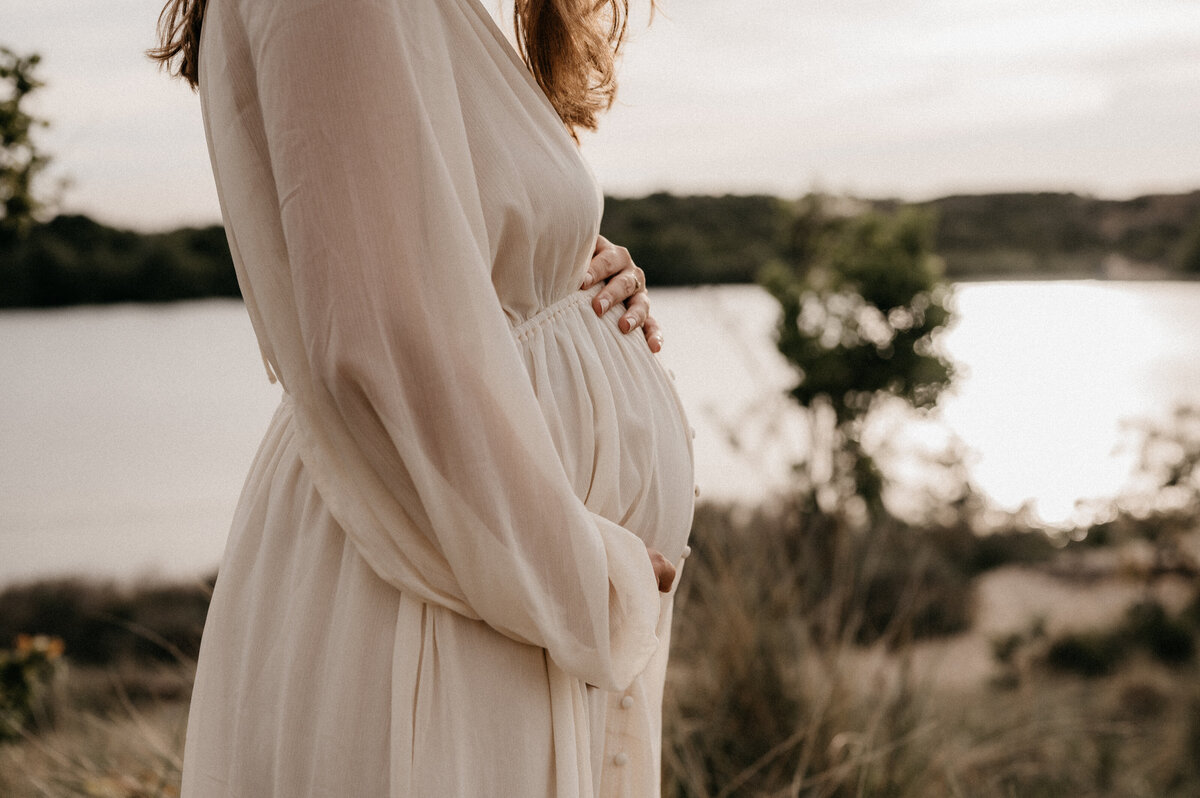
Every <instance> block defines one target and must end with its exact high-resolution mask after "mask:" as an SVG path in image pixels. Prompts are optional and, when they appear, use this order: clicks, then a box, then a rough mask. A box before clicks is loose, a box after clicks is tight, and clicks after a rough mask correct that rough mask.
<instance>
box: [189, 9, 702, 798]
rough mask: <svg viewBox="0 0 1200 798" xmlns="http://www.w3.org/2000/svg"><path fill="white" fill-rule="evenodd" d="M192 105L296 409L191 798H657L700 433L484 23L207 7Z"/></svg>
mask: <svg viewBox="0 0 1200 798" xmlns="http://www.w3.org/2000/svg"><path fill="white" fill-rule="evenodd" d="M200 95H201V102H202V106H203V112H204V122H205V129H206V133H207V136H208V142H209V148H210V154H211V157H212V164H213V170H214V173H215V176H216V182H217V188H218V192H219V195H220V199H221V206H222V211H223V214H224V220H225V226H226V230H227V231H228V235H229V241H230V245H231V248H232V251H233V256H234V262H235V264H236V267H237V272H238V279H239V282H240V284H241V287H242V293H243V295H244V297H245V300H246V308H247V310H248V312H249V314H250V318H251V321H252V322H253V325H254V329H255V332H256V335H257V337H258V341H259V344H260V346H261V348H262V351H263V355H264V359H265V360H266V361H267V362H268V371H269V372H273V373H274V374H275V375H278V380H279V382H280V383H281V384H282V386H283V388H284V398H283V401H282V403H281V404H280V406H279V409H278V410H277V412H276V413H275V416H274V418H273V419H272V420H271V423H270V426H269V428H268V430H267V433H266V436H265V438H264V439H263V442H262V445H261V448H260V449H259V452H258V455H257V457H256V459H255V461H254V464H253V466H252V468H251V471H250V474H249V476H248V478H247V480H246V484H245V488H244V491H243V494H242V497H241V501H240V503H239V505H238V509H237V512H236V516H235V518H234V522H233V528H232V531H231V534H230V538H229V543H228V546H227V549H226V554H225V557H224V560H223V562H222V565H221V570H220V577H219V579H218V581H217V585H216V590H215V593H214V595H213V601H212V607H211V610H210V612H209V617H208V623H207V626H206V628H205V632H204V641H203V645H202V648H201V652H200V660H199V666H198V672H197V675H196V684H195V692H194V695H193V700H192V709H191V716H190V719H189V724H188V733H187V746H186V753H185V759H184V774H183V795H184V796H185V798H215V797H216V796H230V797H231V798H232V797H233V796H236V797H237V798H269V797H270V796H277V797H278V798H315V797H316V796H321V797H322V798H357V797H359V796H362V797H364V798H366V797H368V796H370V797H371V798H376V797H378V796H392V797H393V798H401V797H405V796H431V797H439V796H499V797H500V798H508V797H510V796H511V797H513V798H536V797H537V796H558V798H575V797H576V796H581V797H582V796H594V795H605V796H610V795H611V796H652V795H656V794H657V793H658V789H659V787H658V784H659V754H660V738H661V730H660V718H661V715H660V706H661V695H662V686H663V678H664V673H665V668H666V658H667V648H668V638H669V630H670V613H671V604H672V597H671V596H670V595H661V594H659V593H658V591H657V589H656V584H655V577H654V573H653V570H652V568H651V565H650V562H649V559H648V557H647V554H646V545H647V544H649V545H652V546H654V547H656V548H658V549H659V550H661V551H662V552H663V553H664V554H665V555H666V556H667V557H668V558H670V559H672V560H674V561H678V562H681V561H682V557H683V556H685V543H686V537H687V533H688V529H689V526H690V522H691V514H692V503H693V484H692V452H691V439H690V435H689V430H688V427H687V423H686V420H685V419H684V416H683V412H682V409H681V407H680V405H679V402H678V398H677V396H676V395H675V392H674V390H673V386H672V384H671V381H670V378H669V377H668V376H667V374H666V373H665V370H664V369H663V368H662V367H661V366H660V365H659V364H658V362H657V361H656V360H655V358H654V356H653V355H651V353H650V352H649V349H648V348H647V346H646V343H645V340H644V339H643V338H642V337H641V336H640V335H638V334H633V335H622V334H621V333H620V332H619V330H618V329H617V324H616V322H617V318H619V309H614V310H612V311H610V312H609V313H608V314H607V315H605V316H604V317H603V318H598V317H597V316H596V315H595V313H594V312H593V311H592V309H591V307H590V298H591V297H592V296H593V295H594V293H595V289H593V290H591V291H580V290H578V287H579V285H580V283H581V281H582V275H583V272H584V270H585V268H586V266H587V264H588V262H589V260H590V256H591V254H592V249H593V246H594V242H595V238H596V234H597V230H598V226H599V218H600V213H601V204H602V196H601V194H600V193H599V191H598V189H597V187H596V185H595V182H594V180H593V179H592V177H591V175H590V173H589V171H588V170H587V168H586V167H585V165H584V164H583V162H582V161H581V159H580V155H579V153H578V151H577V148H576V146H575V144H574V142H573V141H572V140H571V138H570V136H569V135H568V134H567V132H566V130H565V129H564V127H563V125H562V124H561V123H560V121H559V120H558V117H557V116H556V115H555V113H554V110H553V108H552V107H551V105H550V104H549V102H548V101H547V99H546V97H545V95H544V94H543V93H542V92H541V91H540V90H539V88H538V86H537V84H536V82H534V80H533V79H532V77H531V76H530V74H529V72H528V71H527V70H526V68H525V67H524V66H523V64H522V63H521V61H520V59H519V58H518V57H517V55H516V53H515V52H514V51H513V49H512V47H511V46H510V45H509V43H508V41H507V40H506V39H505V38H504V36H503V34H502V33H501V32H500V30H499V29H498V28H497V26H496V24H495V22H494V21H493V20H492V18H491V17H490V16H489V14H488V12H487V11H486V10H485V9H484V8H483V7H482V6H480V5H479V2H478V0H338V1H337V2H334V1H333V0H209V2H208V8H207V16H206V19H205V23H204V28H203V39H202V42H201V62H200Z"/></svg>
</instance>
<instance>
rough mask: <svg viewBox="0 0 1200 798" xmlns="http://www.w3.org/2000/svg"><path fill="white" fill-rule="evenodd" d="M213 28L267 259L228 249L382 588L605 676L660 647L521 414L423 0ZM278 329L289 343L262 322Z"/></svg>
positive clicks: (649, 594)
mask: <svg viewBox="0 0 1200 798" xmlns="http://www.w3.org/2000/svg"><path fill="white" fill-rule="evenodd" d="M222 24H226V25H231V24H236V25H238V26H240V28H241V31H240V32H241V34H242V36H243V39H242V42H243V45H244V48H245V52H244V54H245V56H246V58H247V59H248V61H249V63H251V64H252V67H253V81H252V85H248V86H246V87H244V89H245V93H246V96H250V95H251V94H253V95H256V96H257V108H255V107H253V106H251V105H247V107H246V108H245V109H242V110H240V111H239V113H241V114H242V117H241V118H240V119H239V122H238V123H239V124H245V125H248V126H255V129H256V130H258V129H259V128H258V126H261V128H260V129H261V139H262V146H263V147H264V148H265V150H266V152H267V153H268V155H269V164H270V170H269V175H266V174H264V176H263V179H264V180H266V179H269V180H270V181H273V183H274V194H275V197H276V198H277V205H278V207H277V214H278V224H279V229H280V235H279V239H280V240H279V242H278V243H279V251H278V252H277V253H276V254H277V256H278V257H279V258H283V259H286V268H283V267H282V266H281V267H280V268H279V269H278V271H277V272H270V268H269V267H268V266H262V264H251V263H245V262H243V263H241V264H240V268H241V269H242V270H243V271H245V272H249V273H250V276H249V280H248V282H249V285H250V288H251V289H252V290H251V291H250V292H249V294H250V296H248V305H251V315H252V318H255V320H256V322H259V323H260V324H261V318H258V317H262V316H269V317H270V318H268V320H267V322H266V323H265V325H263V328H265V329H266V330H267V331H268V332H267V334H266V335H265V338H266V340H265V341H264V351H266V352H268V353H270V355H271V359H272V362H273V364H274V365H275V367H276V369H277V370H278V372H279V375H280V379H281V381H282V382H283V384H284V386H285V388H286V390H287V392H288V394H289V395H290V397H291V398H292V401H293V402H294V404H295V413H296V418H297V423H298V425H299V428H300V431H301V434H302V437H303V438H304V441H305V450H304V461H305V466H306V467H307V468H309V469H311V470H312V472H313V473H314V478H315V481H316V483H317V484H318V486H319V487H320V489H321V492H322V495H323V497H324V498H325V499H326V501H327V503H328V504H329V506H330V508H331V512H332V513H333V514H334V516H335V518H336V519H337V520H338V523H339V524H340V525H341V526H342V527H343V528H344V529H345V530H346V532H347V534H348V535H349V537H350V538H351V539H352V540H353V541H354V543H355V545H356V547H357V548H358V550H359V551H360V552H361V553H362V555H363V556H364V558H365V559H366V560H367V562H368V563H369V564H370V566H371V567H372V569H373V570H374V571H375V572H376V573H377V574H378V575H379V576H380V577H382V578H383V579H384V580H386V581H387V582H389V583H391V584H393V585H395V586H396V587H397V588H399V589H401V590H405V591H410V592H411V593H413V594H414V595H417V596H419V597H421V598H422V599H423V600H427V601H431V602H434V603H437V604H440V605H442V606H446V607H449V608H451V609H454V610H456V611H458V612H460V613H462V614H464V615H467V616H469V617H478V618H482V619H483V620H484V621H486V622H487V623H488V624H489V625H491V626H492V627H494V628H495V629H497V630H499V631H500V632H502V633H503V634H505V635H507V636H509V637H512V638H514V639H517V640H520V641H522V642H526V643H530V644H532V645H536V646H541V647H544V648H545V649H547V650H548V652H549V656H550V657H551V658H552V659H553V660H554V662H555V663H556V664H557V665H558V666H559V667H561V668H562V669H563V670H565V671H566V672H567V673H569V674H572V675H574V676H577V677H578V678H580V679H583V680H584V681H586V682H588V683H591V684H595V685H598V686H601V687H605V688H607V689H622V688H623V687H624V686H625V685H627V684H628V683H629V681H630V680H632V679H633V677H634V676H635V675H636V674H637V673H638V672H639V671H641V669H642V668H643V667H644V666H645V664H646V662H647V661H648V659H649V658H650V656H651V655H652V653H653V652H654V650H655V647H656V645H657V640H656V638H655V636H654V629H655V626H656V624H657V622H658V618H659V610H660V603H659V596H658V593H657V591H656V587H655V580H654V575H653V571H652V568H651V566H650V564H649V560H648V558H647V555H646V551H645V547H644V544H643V542H642V541H641V540H640V539H639V538H638V537H636V536H635V535H634V534H632V533H631V532H629V531H628V530H626V529H624V528H623V527H621V526H619V525H618V524H616V523H613V522H611V521H609V520H606V519H604V518H602V517H600V516H597V515H595V514H593V513H591V512H589V511H588V510H587V508H586V507H585V506H584V504H583V503H582V502H581V500H580V499H579V498H578V497H577V496H576V495H575V493H574V492H573V490H572V488H571V485H570V484H569V481H568V479H567V477H566V475H565V473H564V470H563V467H562V464H561V463H560V461H559V458H558V456H557V454H556V451H555V448H554V443H553V441H552V439H551V435H550V432H549V430H548V428H547V425H546V422H545V419H544V418H543V416H542V415H541V413H540V411H539V409H538V405H537V402H536V400H535V396H534V393H533V387H532V385H531V383H530V381H529V377H528V375H527V374H526V373H525V371H524V368H523V365H522V362H521V360H520V357H519V354H518V350H517V348H516V344H515V342H514V340H513V337H512V334H511V329H512V328H511V326H510V322H509V321H508V319H507V318H506V316H505V314H504V312H503V310H502V308H501V305H500V302H499V300H498V298H497V295H496V292H495V289H494V287H493V284H492V281H491V275H490V261H489V254H488V253H489V242H488V240H487V231H486V228H485V226H484V222H483V219H482V215H481V210H480V200H479V196H478V187H477V182H476V176H475V173H474V167H473V166H472V152H471V150H470V146H469V143H468V138H467V136H466V134H465V125H466V124H467V122H465V121H464V112H465V113H468V114H469V113H471V110H470V109H465V110H464V107H463V106H462V105H461V104H460V101H459V98H458V93H457V90H456V84H455V76H454V71H453V68H452V67H453V64H452V60H451V59H452V58H453V57H454V54H453V53H452V52H450V45H449V43H448V42H447V40H446V38H445V35H444V34H445V32H444V30H443V24H444V23H443V20H442V18H441V17H440V16H439V14H438V13H435V9H434V4H433V3H430V2H424V1H423V0H403V1H401V2H398V1H397V0H392V1H391V2H373V1H372V0H350V1H346V2H336V3H334V2H318V1H317V0H243V2H241V3H240V4H238V7H237V12H236V15H234V16H230V17H229V18H228V19H225V20H223V22H222ZM256 113H257V114H258V118H255V114H256ZM218 138H219V136H218ZM252 138H253V137H252ZM224 162H228V159H225V161H224ZM221 179H222V175H218V180H219V181H220V180H221ZM228 179H236V176H234V177H228ZM274 210H275V209H272V211H274ZM247 212H248V213H249V212H250V211H247ZM226 213H227V221H228V218H229V213H230V209H228V208H226ZM235 226H236V225H235ZM231 243H232V244H233V246H234V249H235V259H239V260H241V261H248V260H261V259H262V258H266V257H267V256H266V255H265V254H263V253H258V254H257V255H256V254H255V253H246V252H239V251H238V246H237V235H236V230H235V229H232V228H231ZM268 254H269V253H268ZM259 267H261V268H264V269H266V271H267V272H268V274H267V275H266V276H264V275H262V274H256V273H254V270H255V269H256V268H259ZM287 292H290V294H291V295H290V297H288V299H289V300H290V302H291V304H290V305H288V303H286V302H284V303H282V305H281V303H280V302H279V301H277V300H274V301H273V300H270V296H271V295H272V294H273V293H275V294H280V293H287ZM255 295H257V296H255ZM268 305H270V307H268ZM285 306H286V309H281V308H282V307H285ZM289 313H292V314H294V318H288V315H289ZM260 324H256V327H259V326H260ZM289 324H290V325H292V326H293V327H294V328H295V330H296V331H298V340H297V341H289V340H287V338H286V336H282V335H280V334H278V333H277V332H274V333H273V332H271V331H272V330H278V329H279V328H280V327H281V326H282V327H287V326H288V325H289ZM261 337H263V331H262V329H260V338H261Z"/></svg>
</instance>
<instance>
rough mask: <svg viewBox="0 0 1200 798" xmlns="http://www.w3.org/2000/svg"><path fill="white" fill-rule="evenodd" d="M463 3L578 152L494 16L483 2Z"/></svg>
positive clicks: (577, 147)
mask: <svg viewBox="0 0 1200 798" xmlns="http://www.w3.org/2000/svg"><path fill="white" fill-rule="evenodd" d="M462 2H465V3H466V4H467V5H468V6H470V7H471V10H472V11H474V12H475V14H476V16H478V17H479V21H480V22H481V23H482V24H483V26H484V27H485V28H486V29H487V31H488V33H490V34H491V35H492V38H494V39H495V40H496V44H497V45H498V46H499V47H500V48H501V49H502V50H504V52H505V53H507V55H508V58H509V60H511V61H512V63H513V66H515V67H516V68H517V70H518V71H519V72H520V73H521V76H522V77H523V78H524V79H525V82H526V83H528V84H529V87H530V88H531V89H532V90H533V92H534V93H535V94H536V95H537V96H538V99H539V100H540V101H541V103H542V105H543V106H544V107H545V108H546V110H548V111H549V112H550V114H551V115H552V116H553V117H554V122H555V124H556V125H557V127H558V129H559V130H560V131H562V133H563V135H565V136H566V137H567V138H568V139H569V140H570V142H571V149H573V150H575V151H576V152H578V151H579V145H578V143H577V142H576V141H575V138H574V137H573V136H572V135H571V132H570V131H569V130H568V129H567V126H566V124H565V123H564V122H563V121H562V117H560V116H559V115H558V110H557V109H556V108H555V107H554V103H552V102H550V98H549V97H547V96H546V92H545V91H544V90H543V89H542V86H541V84H540V83H538V82H537V78H535V77H534V76H533V73H532V72H530V71H529V67H528V66H526V65H525V59H523V58H521V54H520V53H518V52H517V48H516V47H514V46H513V43H512V42H510V41H509V40H508V37H507V36H505V35H504V31H502V30H500V26H499V25H498V24H497V23H496V20H495V19H494V18H493V17H492V15H491V14H489V13H488V10H487V9H486V8H484V7H483V2H482V0H462Z"/></svg>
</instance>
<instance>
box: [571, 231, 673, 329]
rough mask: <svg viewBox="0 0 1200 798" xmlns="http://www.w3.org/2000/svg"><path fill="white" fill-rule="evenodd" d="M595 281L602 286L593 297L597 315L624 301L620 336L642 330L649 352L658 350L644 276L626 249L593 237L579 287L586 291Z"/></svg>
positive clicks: (655, 322) (620, 321) (593, 305)
mask: <svg viewBox="0 0 1200 798" xmlns="http://www.w3.org/2000/svg"><path fill="white" fill-rule="evenodd" d="M598 282H603V283H605V285H604V287H603V288H602V289H601V290H600V291H598V292H597V293H596V296H594V297H592V310H594V311H595V313H596V315H597V316H603V315H604V314H605V313H607V312H608V311H609V309H611V308H612V307H613V306H614V305H616V304H617V303H619V302H624V303H625V311H624V313H623V314H622V316H621V318H620V320H619V321H618V322H617V327H619V328H620V330H621V332H623V333H631V332H633V331H634V330H637V329H639V328H640V329H642V330H643V332H644V334H645V336H646V343H647V345H648V346H649V347H650V351H651V352H659V351H661V350H662V346H663V334H662V328H661V327H660V326H659V324H658V322H657V321H655V319H654V318H653V317H652V316H651V315H650V295H649V294H648V293H646V273H645V272H644V271H642V270H641V269H640V268H639V267H638V266H637V265H636V264H635V263H634V262H633V258H631V257H630V255H629V250H627V249H625V247H619V246H616V245H615V244H613V243H612V242H611V241H609V240H608V239H607V238H605V237H604V236H597V237H596V248H595V251H594V252H593V254H592V260H591V262H590V263H589V264H588V270H587V273H586V274H585V275H584V278H583V284H582V286H580V287H581V288H585V289H586V288H589V287H591V286H593V285H595V284H596V283H598Z"/></svg>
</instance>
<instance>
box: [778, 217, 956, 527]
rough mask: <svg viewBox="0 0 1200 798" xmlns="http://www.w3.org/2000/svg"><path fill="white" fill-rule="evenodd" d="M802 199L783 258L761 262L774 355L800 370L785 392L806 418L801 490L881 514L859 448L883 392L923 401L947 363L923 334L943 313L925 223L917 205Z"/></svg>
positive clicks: (919, 404) (869, 461) (928, 401)
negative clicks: (842, 207) (836, 211)
mask: <svg viewBox="0 0 1200 798" xmlns="http://www.w3.org/2000/svg"><path fill="white" fill-rule="evenodd" d="M827 204H828V203H827V201H822V200H821V199H820V198H818V197H814V196H810V197H807V198H805V199H804V200H802V201H801V205H800V208H799V212H798V213H797V215H796V217H795V221H794V224H793V228H792V232H791V236H790V240H789V242H788V243H787V245H786V247H785V254H786V261H779V262H775V263H774V264H772V265H771V266H770V267H768V268H767V269H765V270H764V274H763V283H764V285H765V286H766V288H767V290H768V291H770V293H771V294H772V295H773V296H774V297H775V299H776V300H777V301H778V302H779V304H780V307H781V309H782V315H781V319H780V323H779V342H778V343H779V351H780V352H781V353H783V355H784V357H785V358H787V360H788V362H789V363H791V364H792V365H793V366H794V367H795V369H796V371H797V374H798V376H799V379H798V382H797V383H796V386H795V387H794V388H793V389H792V391H791V395H792V397H794V398H795V399H796V401H797V402H798V403H799V404H800V406H801V407H802V408H804V409H805V410H806V412H807V414H808V418H809V424H810V432H811V435H810V439H811V442H812V447H811V449H812V451H811V452H810V453H809V455H808V457H807V459H806V461H805V463H804V468H803V469H802V473H803V474H804V475H805V476H806V477H807V480H806V485H805V490H806V491H807V492H808V493H811V494H812V496H813V497H814V499H815V500H817V501H819V502H820V503H821V505H822V507H823V508H824V509H826V510H831V509H832V508H833V507H834V506H836V505H837V504H838V503H839V502H840V501H841V500H842V499H844V498H847V497H851V496H857V497H859V499H861V500H862V501H865V502H866V503H867V506H868V509H869V510H871V511H872V514H875V512H876V511H882V509H883V508H882V504H881V501H882V493H883V486H884V480H883V476H882V474H881V473H880V470H879V468H878V467H877V465H876V463H875V461H874V460H873V458H872V457H871V456H870V454H869V453H868V452H866V451H865V450H864V448H863V445H862V440H863V428H864V424H865V421H866V419H867V417H868V416H869V415H870V413H871V412H872V411H873V410H875V409H876V408H877V407H879V406H880V404H881V402H882V401H883V400H885V399H892V400H895V399H899V400H902V401H903V402H905V403H907V404H908V405H910V406H911V407H913V408H918V409H925V408H929V407H932V406H933V404H934V403H935V402H936V401H937V397H938V395H939V394H940V393H941V392H942V390H943V389H944V388H945V387H946V386H947V385H948V384H949V382H950V379H951V376H952V374H953V369H952V367H951V364H950V363H949V362H948V361H947V360H946V359H944V358H943V357H942V356H941V355H939V354H938V353H937V352H936V351H935V349H934V347H933V345H932V336H933V334H934V332H936V331H937V330H938V329H939V328H941V327H942V326H944V325H945V324H946V323H947V321H948V320H949V311H948V309H947V304H946V302H947V296H948V293H947V289H946V287H945V285H944V283H943V282H942V281H941V278H940V274H941V262H940V260H939V259H938V258H937V257H936V256H935V255H934V254H933V253H932V250H931V247H932V241H933V229H934V225H933V221H932V218H931V217H930V216H929V215H927V214H924V213H922V212H920V211H918V210H915V209H911V208H907V209H901V210H899V211H897V212H896V213H894V214H891V215H885V214H881V213H878V212H867V213H862V214H860V215H854V216H845V215H842V216H836V215H833V214H831V213H829V212H828V210H827V207H826V206H827Z"/></svg>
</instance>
